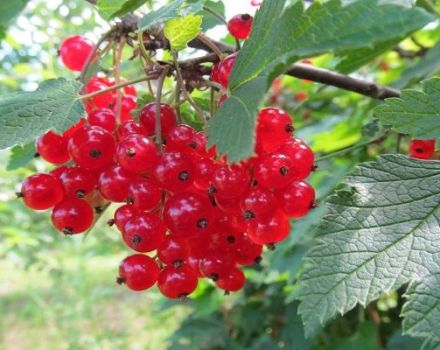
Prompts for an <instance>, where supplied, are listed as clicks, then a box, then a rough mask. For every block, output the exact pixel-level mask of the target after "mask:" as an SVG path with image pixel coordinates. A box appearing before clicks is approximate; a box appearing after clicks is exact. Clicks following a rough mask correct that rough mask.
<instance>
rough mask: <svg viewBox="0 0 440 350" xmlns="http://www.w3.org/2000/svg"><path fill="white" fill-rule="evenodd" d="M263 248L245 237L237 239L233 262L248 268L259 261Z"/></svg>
mask: <svg viewBox="0 0 440 350" xmlns="http://www.w3.org/2000/svg"><path fill="white" fill-rule="evenodd" d="M262 253H263V247H262V246H261V245H259V244H256V243H254V242H252V241H251V240H250V238H249V237H248V236H247V235H241V236H238V237H237V242H236V252H235V255H234V257H235V260H236V261H237V264H239V265H243V266H250V265H252V264H254V263H256V262H259V261H260V260H261V254H262Z"/></svg>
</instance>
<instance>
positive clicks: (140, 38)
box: [138, 31, 154, 64]
mask: <svg viewBox="0 0 440 350" xmlns="http://www.w3.org/2000/svg"><path fill="white" fill-rule="evenodd" d="M143 34H144V33H143V32H142V31H139V32H138V43H139V50H140V51H141V60H142V58H144V59H145V61H146V62H147V64H152V63H154V62H153V61H152V59H151V57H150V55H149V54H148V52H147V50H146V49H145V45H144V38H143Z"/></svg>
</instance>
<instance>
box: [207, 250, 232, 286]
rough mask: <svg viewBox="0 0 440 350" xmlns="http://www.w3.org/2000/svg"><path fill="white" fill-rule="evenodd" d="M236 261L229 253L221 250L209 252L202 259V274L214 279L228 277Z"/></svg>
mask: <svg viewBox="0 0 440 350" xmlns="http://www.w3.org/2000/svg"><path fill="white" fill-rule="evenodd" d="M234 265H235V261H234V260H233V259H232V257H231V256H230V255H228V254H225V253H223V252H219V251H211V252H207V253H206V256H205V257H204V258H203V259H201V260H200V271H201V272H202V274H203V275H204V276H205V277H207V278H210V279H212V280H214V281H217V280H219V279H222V278H224V277H226V276H227V275H228V274H229V273H230V271H231V270H232V269H233V268H234Z"/></svg>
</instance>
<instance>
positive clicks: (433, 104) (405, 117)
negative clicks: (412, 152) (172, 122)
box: [375, 78, 440, 139]
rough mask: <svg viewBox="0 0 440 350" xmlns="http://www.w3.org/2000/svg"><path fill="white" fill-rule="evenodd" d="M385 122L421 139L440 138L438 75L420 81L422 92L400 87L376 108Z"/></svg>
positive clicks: (439, 79)
mask: <svg viewBox="0 0 440 350" xmlns="http://www.w3.org/2000/svg"><path fill="white" fill-rule="evenodd" d="M375 116H376V117H377V118H379V120H380V121H381V122H382V124H384V125H391V126H392V127H393V128H394V129H396V130H397V131H399V132H401V133H405V134H411V135H412V136H414V137H417V138H421V139H432V138H436V139H440V78H433V79H430V80H427V81H425V82H424V83H423V91H417V90H403V91H402V94H401V97H400V98H389V99H387V100H386V101H385V102H384V103H383V104H381V105H380V106H378V107H377V108H376V110H375Z"/></svg>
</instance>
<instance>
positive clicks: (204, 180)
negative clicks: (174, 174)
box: [194, 158, 216, 189]
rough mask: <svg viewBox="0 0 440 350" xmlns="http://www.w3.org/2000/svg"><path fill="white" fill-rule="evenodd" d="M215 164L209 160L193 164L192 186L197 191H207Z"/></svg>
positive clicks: (205, 159)
mask: <svg viewBox="0 0 440 350" xmlns="http://www.w3.org/2000/svg"><path fill="white" fill-rule="evenodd" d="M215 170H216V164H215V163H214V161H213V160H212V159H210V158H202V159H200V160H198V161H196V162H195V164H194V185H195V186H196V187H197V188H199V189H207V188H208V187H209V185H210V183H211V179H212V174H213V173H214V171H215Z"/></svg>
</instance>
